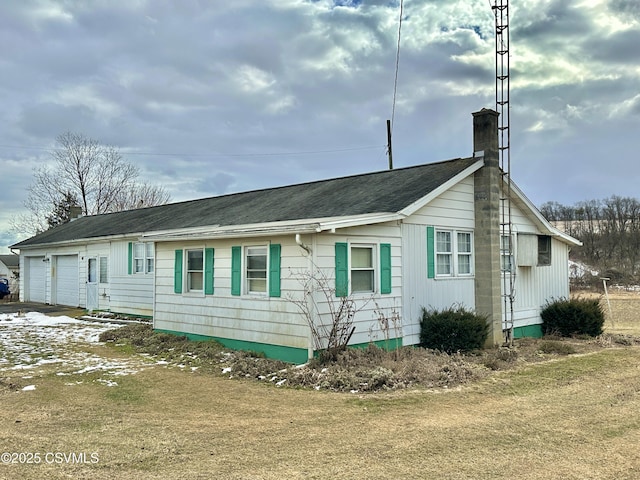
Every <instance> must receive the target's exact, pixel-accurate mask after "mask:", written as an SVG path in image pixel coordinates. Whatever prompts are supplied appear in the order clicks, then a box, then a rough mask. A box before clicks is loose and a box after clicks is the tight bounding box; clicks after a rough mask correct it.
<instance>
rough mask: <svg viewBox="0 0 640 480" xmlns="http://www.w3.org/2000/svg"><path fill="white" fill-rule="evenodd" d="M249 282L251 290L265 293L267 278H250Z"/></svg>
mask: <svg viewBox="0 0 640 480" xmlns="http://www.w3.org/2000/svg"><path fill="white" fill-rule="evenodd" d="M247 283H248V287H249V291H250V292H257V293H265V292H266V291H267V280H266V279H249V280H248V282H247Z"/></svg>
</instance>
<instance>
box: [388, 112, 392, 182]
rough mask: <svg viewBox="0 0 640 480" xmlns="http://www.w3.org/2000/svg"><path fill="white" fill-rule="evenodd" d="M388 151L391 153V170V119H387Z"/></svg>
mask: <svg viewBox="0 0 640 480" xmlns="http://www.w3.org/2000/svg"><path fill="white" fill-rule="evenodd" d="M387 153H388V154H389V170H393V153H392V151H391V120H387Z"/></svg>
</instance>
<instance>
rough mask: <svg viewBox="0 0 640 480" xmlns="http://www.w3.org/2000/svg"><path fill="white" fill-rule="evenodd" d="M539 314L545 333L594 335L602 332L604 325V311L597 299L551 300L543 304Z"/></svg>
mask: <svg viewBox="0 0 640 480" xmlns="http://www.w3.org/2000/svg"><path fill="white" fill-rule="evenodd" d="M540 316H541V317H542V321H543V323H542V330H543V332H544V333H545V334H547V335H548V334H560V335H562V336H564V337H570V336H573V335H590V336H592V337H596V336H598V335H600V334H601V333H602V327H603V325H604V311H603V309H602V305H601V304H600V300H598V299H586V298H574V299H570V300H569V299H560V300H553V301H550V302H548V303H547V304H546V305H545V306H544V308H543V309H542V312H541V313H540Z"/></svg>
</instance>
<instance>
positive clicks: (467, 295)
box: [401, 177, 475, 345]
mask: <svg viewBox="0 0 640 480" xmlns="http://www.w3.org/2000/svg"><path fill="white" fill-rule="evenodd" d="M428 227H434V229H436V230H449V231H452V232H457V231H460V232H474V227H475V223H474V183H473V177H468V178H466V179H464V180H462V181H461V182H459V183H457V184H456V185H454V186H453V187H452V188H450V189H449V190H447V191H446V192H444V193H443V194H441V195H439V196H438V197H437V198H435V199H434V200H433V201H432V202H430V203H429V204H428V205H427V206H425V207H422V208H421V209H420V210H418V211H417V212H415V213H414V214H412V215H411V216H409V217H408V218H406V219H404V220H403V223H402V248H401V250H402V259H401V265H402V285H403V295H402V305H403V313H404V323H403V325H404V326H403V329H404V344H405V345H414V344H417V343H419V342H420V318H421V314H422V308H426V309H428V310H429V309H435V310H442V309H445V308H449V307H451V306H456V305H458V306H464V307H466V308H468V309H471V310H473V309H474V308H475V297H474V276H473V275H464V276H460V275H458V276H455V275H454V276H438V275H435V276H434V278H429V275H428V272H427V262H428V257H429V254H428V252H427V228H428ZM473 241H474V242H475V238H474V239H473ZM432 254H433V252H432V253H431V255H432Z"/></svg>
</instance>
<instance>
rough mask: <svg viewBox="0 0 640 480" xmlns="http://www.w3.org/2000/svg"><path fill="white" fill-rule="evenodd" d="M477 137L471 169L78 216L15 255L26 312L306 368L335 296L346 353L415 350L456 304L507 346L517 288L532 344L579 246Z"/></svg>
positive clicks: (484, 132) (519, 331)
mask: <svg viewBox="0 0 640 480" xmlns="http://www.w3.org/2000/svg"><path fill="white" fill-rule="evenodd" d="M473 125H474V141H473V145H474V148H473V154H472V155H471V156H469V157H466V158H458V159H453V160H448V161H442V162H437V163H429V164H424V165H418V166H414V167H407V168H399V169H395V170H385V171H380V172H374V173H367V174H362V175H353V176H348V177H341V178H335V179H330V180H322V181H317V182H309V183H304V184H297V185H290V186H285V187H277V188H269V189H263V190H255V191H250V192H243V193H236V194H230V195H222V196H218V197H211V198H205V199H200V200H193V201H189V202H180V203H173V204H168V205H163V206H157V207H150V208H144V209H138V210H129V211H125V212H119V213H112V214H105V215H98V216H90V217H82V218H79V219H77V220H74V221H72V222H70V223H68V224H65V225H61V226H59V227H56V228H54V229H52V230H49V231H46V232H44V233H42V234H40V235H37V236H35V237H33V238H30V239H28V240H25V241H23V242H20V243H18V244H16V245H14V246H13V247H12V248H15V249H20V259H21V267H22V271H23V272H24V274H23V275H21V277H20V282H21V289H20V292H21V293H20V295H21V300H29V301H40V302H45V303H58V304H63V305H71V306H81V307H85V308H87V309H99V310H111V311H114V312H122V313H131V314H143V315H150V316H153V322H154V327H155V328H156V329H157V330H161V331H165V332H171V333H179V334H186V335H188V336H190V337H191V338H194V339H205V338H215V339H217V340H219V341H220V342H222V343H223V344H226V345H227V346H229V347H231V348H239V349H250V350H254V351H261V352H264V353H265V354H266V355H267V356H270V357H275V358H281V359H284V360H288V361H292V362H304V361H306V360H307V359H308V358H309V357H311V356H312V355H313V354H314V351H315V350H316V349H317V345H316V344H315V342H314V338H313V335H312V333H311V329H310V326H309V324H308V323H309V321H312V322H315V324H326V323H328V322H330V318H329V317H330V315H331V314H330V312H331V310H332V307H333V306H334V302H335V304H336V305H338V304H340V302H342V301H343V299H344V298H345V297H347V298H349V301H350V302H352V305H353V306H354V316H353V326H354V327H355V329H354V331H353V334H352V335H351V337H350V344H351V345H360V344H367V343H370V342H383V341H387V342H388V341H389V340H393V341H394V345H413V344H416V343H418V342H419V334H420V331H419V328H420V327H419V320H420V314H421V310H422V308H423V307H425V308H434V309H443V308H449V307H451V306H453V305H460V306H465V307H467V308H469V309H472V310H476V311H477V312H478V313H482V314H485V315H487V316H488V317H489V322H490V326H491V334H490V342H491V343H494V344H497V343H501V342H502V341H503V338H504V337H503V330H504V328H505V326H506V325H505V319H506V316H505V314H504V312H503V310H505V305H506V304H505V302H504V293H505V292H504V285H505V281H504V280H505V278H507V277H512V278H511V279H513V280H515V281H516V282H517V296H516V297H515V303H514V305H513V316H512V317H511V316H510V318H512V319H513V327H514V328H513V333H514V336H516V337H518V336H524V335H527V336H538V335H540V334H541V328H540V324H541V319H540V310H541V308H542V306H543V305H544V304H545V302H546V301H548V300H549V299H552V298H558V297H565V296H568V294H569V249H570V248H571V246H574V245H579V244H580V242H579V241H577V240H576V239H574V238H572V237H570V236H568V235H566V234H564V233H562V232H561V231H559V230H557V229H556V228H554V227H553V226H552V225H551V224H550V223H549V222H548V221H547V220H545V218H544V217H543V216H542V215H541V214H540V212H539V211H538V210H537V209H536V207H535V206H534V205H533V204H532V203H531V202H530V201H529V200H528V199H527V198H526V196H525V195H524V194H523V192H522V191H520V189H519V188H518V187H517V186H516V185H515V184H513V183H511V184H510V185H509V186H508V188H507V185H505V184H504V182H505V180H504V178H505V177H504V176H503V175H502V172H501V170H500V168H499V160H498V158H499V157H498V155H499V154H498V114H497V112H495V111H493V110H486V109H483V110H482V111H480V112H476V113H474V114H473ZM507 194H509V195H510V208H511V212H512V213H511V218H512V224H511V229H510V231H511V238H509V237H508V235H505V231H504V229H502V228H501V215H500V209H501V205H502V202H504V199H505V195H507ZM509 245H511V248H508V246H509ZM309 279H314V280H318V279H322V282H320V283H321V284H316V288H311V289H310V288H309V283H308V280H309ZM305 280H306V281H305ZM327 292H329V295H327ZM301 305H307V306H310V307H309V310H308V312H310V313H308V314H307V315H306V316H305V315H302V314H301V313H300V306H301ZM381 316H382V317H384V318H387V319H392V320H393V322H392V326H391V327H385V326H384V322H380V321H379V319H380V318H381Z"/></svg>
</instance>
